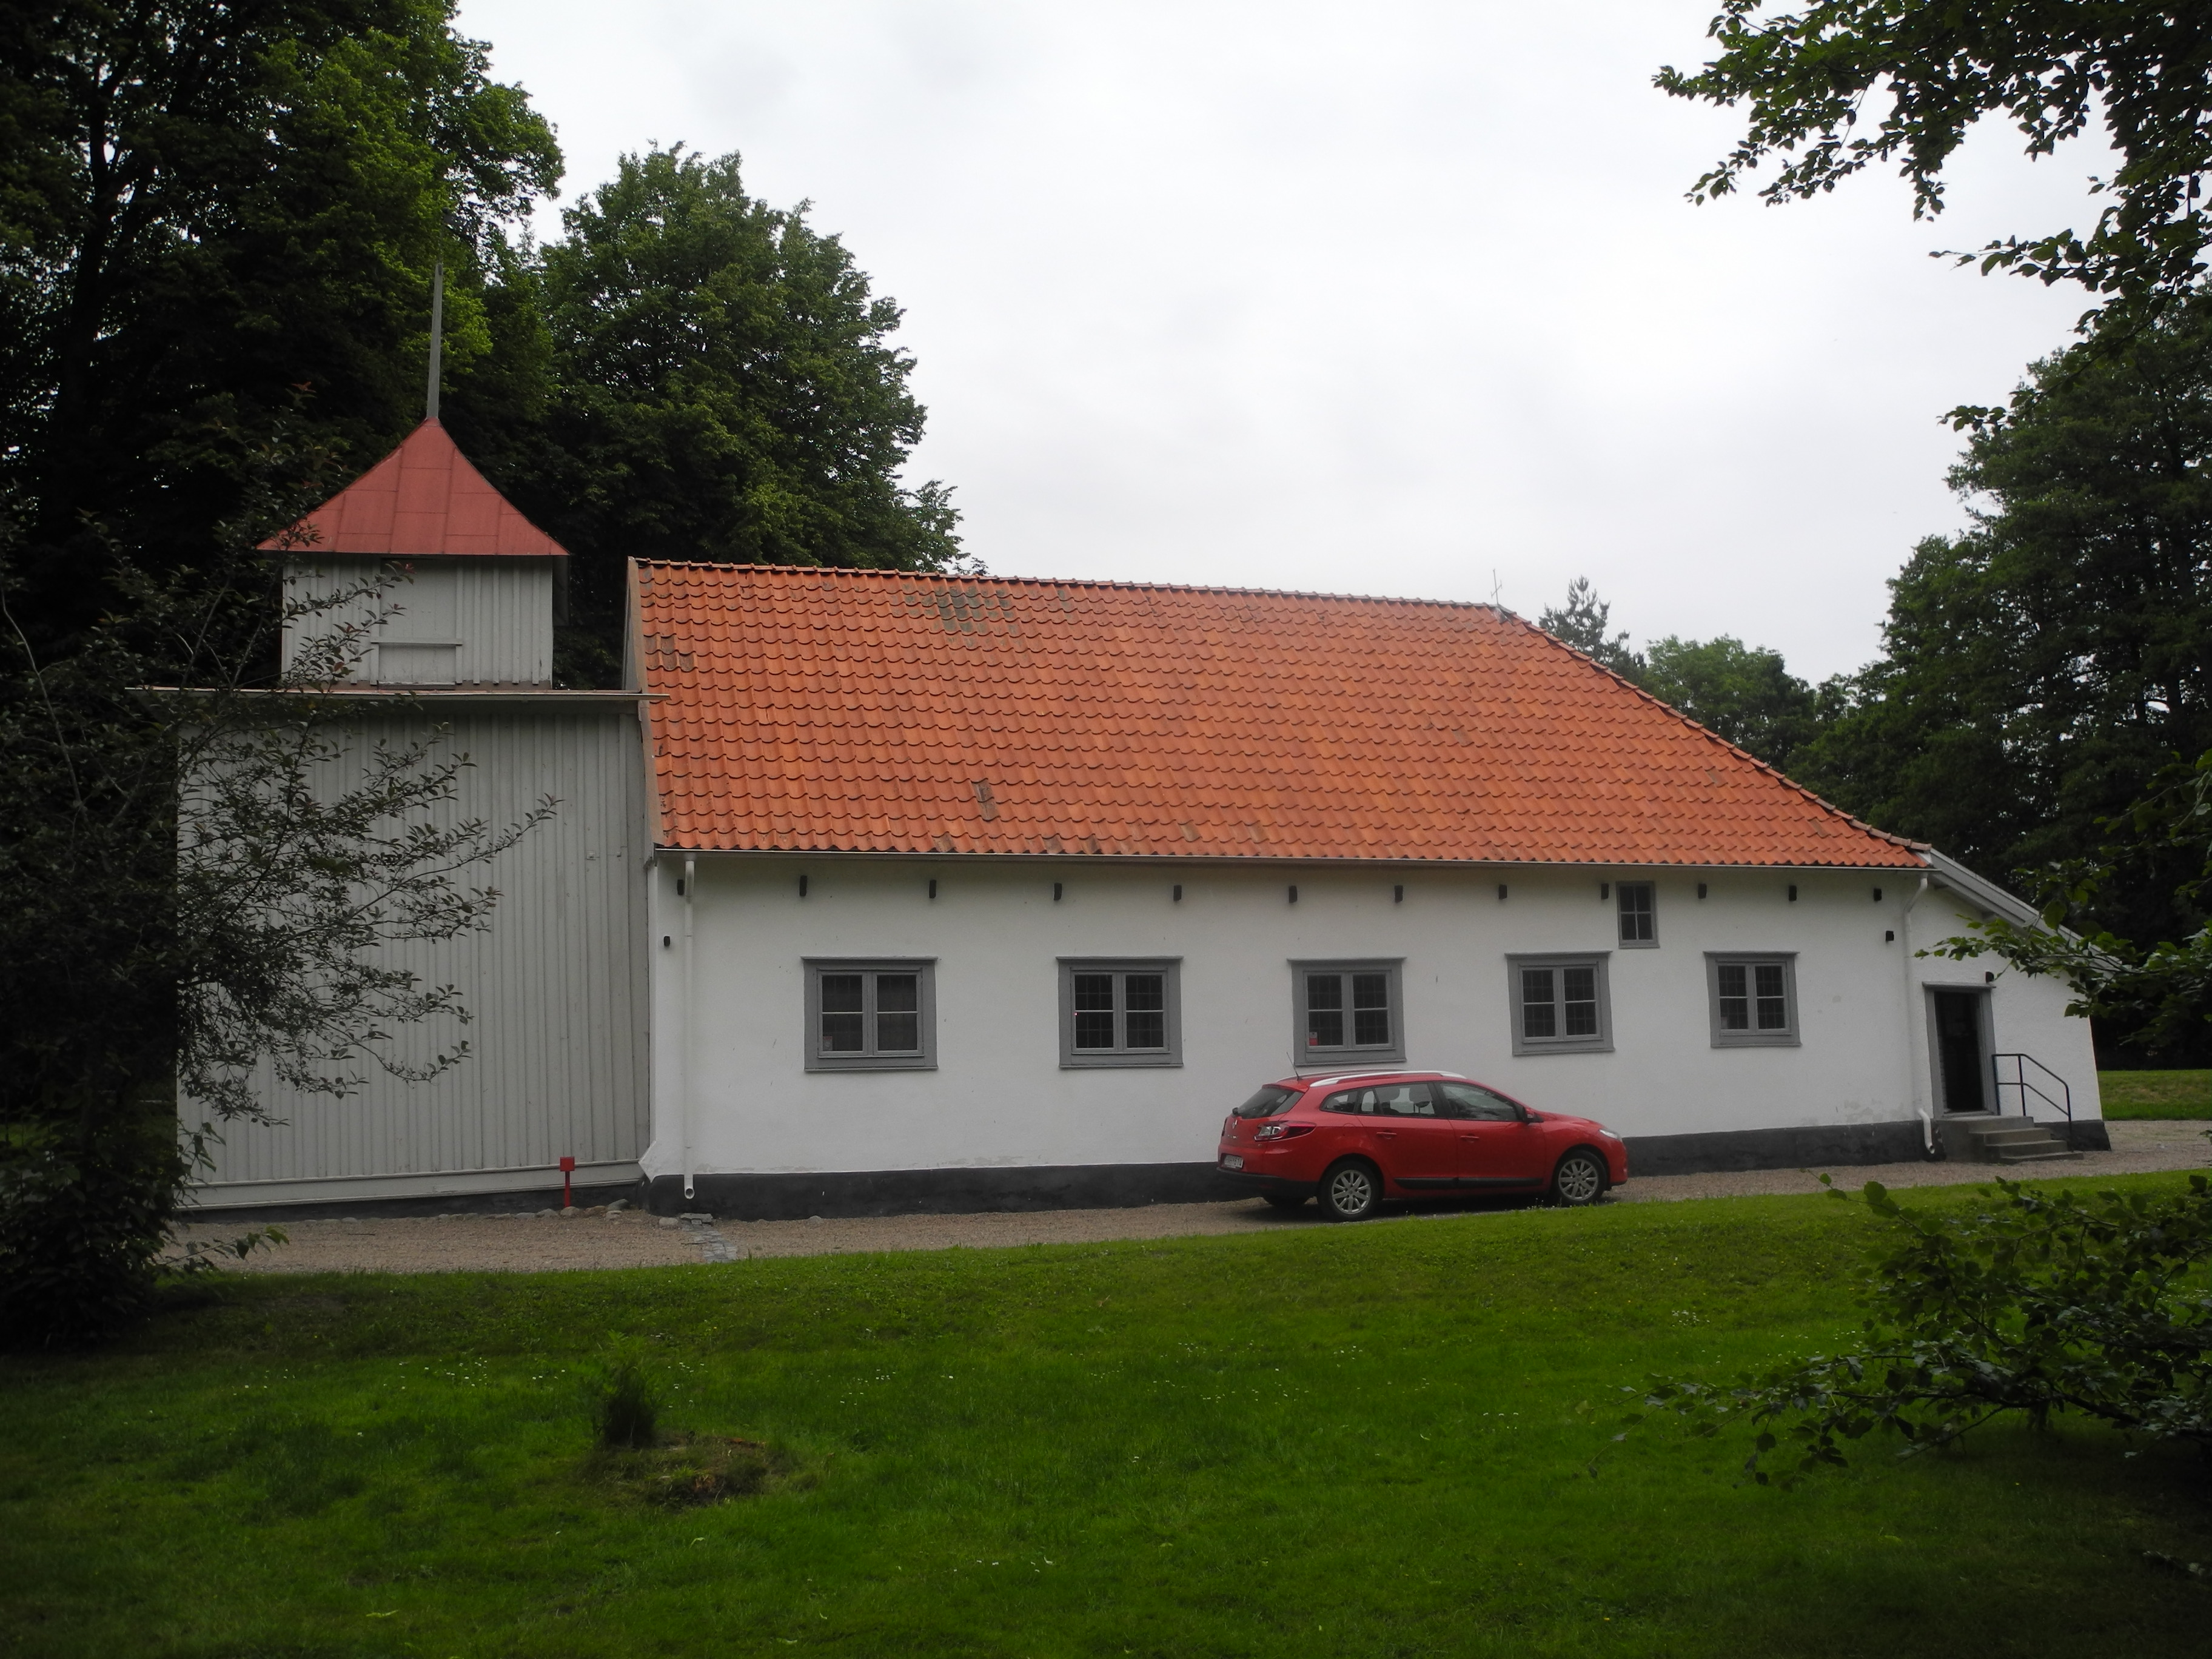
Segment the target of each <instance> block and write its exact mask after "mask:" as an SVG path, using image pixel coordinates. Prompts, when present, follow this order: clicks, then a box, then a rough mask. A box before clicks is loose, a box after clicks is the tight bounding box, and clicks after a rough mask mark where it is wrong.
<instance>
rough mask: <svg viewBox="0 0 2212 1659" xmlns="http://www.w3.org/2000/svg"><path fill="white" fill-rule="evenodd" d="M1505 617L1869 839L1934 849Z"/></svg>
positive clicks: (1547, 633) (1540, 631)
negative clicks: (1843, 803)
mask: <svg viewBox="0 0 2212 1659" xmlns="http://www.w3.org/2000/svg"><path fill="white" fill-rule="evenodd" d="M1505 614H1506V615H1507V616H1508V617H1511V618H1512V620H1513V621H1515V622H1517V623H1520V624H1521V625H1522V627H1523V628H1525V629H1528V631H1529V632H1530V633H1532V634H1534V635H1538V636H1539V637H1540V638H1541V639H1544V640H1546V641H1549V642H1550V643H1551V644H1553V645H1555V646H1557V647H1559V649H1560V650H1562V651H1564V652H1565V653H1567V654H1568V655H1569V656H1571V657H1579V658H1580V659H1582V660H1583V661H1584V662H1586V663H1588V664H1589V665H1590V666H1591V667H1593V668H1595V669H1596V670H1597V671H1598V672H1599V673H1601V674H1605V675H1608V676H1610V677H1611V678H1613V679H1615V680H1618V681H1619V682H1620V684H1622V685H1625V686H1626V687H1627V688H1628V689H1629V690H1631V691H1632V692H1634V693H1635V694H1636V695H1637V696H1639V697H1641V698H1643V699H1644V702H1648V703H1650V705H1651V706H1652V707H1653V708H1661V709H1664V710H1665V711H1666V712H1667V713H1668V714H1672V715H1673V716H1674V718H1675V719H1676V720H1680V721H1681V722H1682V724H1683V725H1685V726H1688V727H1689V728H1690V729H1691V730H1692V732H1696V733H1697V734H1698V735H1699V737H1701V738H1705V740H1706V741H1708V742H1710V743H1717V744H1719V745H1720V746H1721V747H1722V748H1723V749H1725V750H1728V751H1729V753H1730V754H1731V755H1734V756H1735V757H1737V758H1738V759H1739V760H1746V761H1749V762H1750V763H1752V764H1753V766H1755V767H1757V768H1758V769H1759V770H1760V771H1762V772H1765V773H1766V774H1767V775H1769V776H1771V777H1772V778H1773V779H1774V780H1775V781H1777V782H1778V783H1782V784H1784V785H1787V786H1788V787H1790V788H1791V789H1794V790H1796V792H1797V793H1799V794H1801V795H1802V796H1803V797H1804V798H1805V799H1807V800H1808V801H1810V802H1812V803H1813V805H1815V806H1817V807H1819V808H1820V810H1821V811H1824V812H1827V813H1830V814H1832V816H1834V817H1839V818H1841V819H1842V820H1843V821H1844V823H1848V824H1850V826H1851V827H1852V828H1853V829H1863V830H1864V831H1865V832H1866V833H1867V834H1868V835H1869V836H1879V837H1880V838H1881V840H1883V841H1887V842H1893V843H1894V844H1895V845H1897V846H1899V847H1905V848H1911V850H1912V851H1914V852H1916V853H1926V852H1930V851H1932V850H1934V845H1935V844H1934V843H1933V842H1924V841H1914V840H1912V839H1911V837H1910V836H1899V835H1896V834H1893V832H1891V831H1889V830H1887V829H1878V828H1876V827H1875V825H1873V824H1871V823H1868V822H1867V821H1866V820H1865V819H1864V818H1862V817H1855V816H1854V815H1853V814H1851V813H1849V812H1846V811H1844V809H1843V808H1842V807H1840V806H1838V805H1836V804H1835V803H1834V802H1833V801H1832V800H1829V799H1827V798H1826V797H1825V796H1823V795H1819V794H1815V793H1814V792H1813V791H1812V790H1810V789H1808V788H1807V787H1805V786H1804V785H1803V784H1802V783H1800V782H1798V781H1797V780H1796V779H1795V778H1793V777H1791V776H1790V775H1789V774H1788V773H1786V772H1784V770H1783V769H1781V768H1780V767H1778V766H1775V765H1773V764H1771V763H1769V762H1766V761H1763V760H1761V759H1759V757H1758V756H1756V755H1754V754H1753V753H1752V752H1751V750H1748V749H1746V748H1743V747H1742V746H1741V745H1740V744H1733V743H1730V742H1729V740H1728V739H1727V738H1724V737H1723V736H1722V735H1721V734H1720V733H1719V732H1716V731H1714V730H1713V728H1712V727H1711V726H1707V725H1706V724H1705V722H1704V721H1702V720H1693V719H1692V718H1691V717H1690V716H1689V715H1687V714H1684V713H1683V712H1682V711H1681V710H1680V709H1679V708H1675V707H1674V704H1673V703H1671V702H1667V701H1666V700H1665V699H1663V698H1661V697H1655V696H1652V695H1651V693H1650V692H1649V691H1647V690H1644V688H1643V687H1642V686H1640V685H1638V684H1637V683H1636V682H1635V681H1634V680H1632V679H1630V678H1628V676H1627V675H1626V674H1624V673H1622V672H1621V671H1620V670H1619V669H1617V668H1614V667H1613V666H1611V665H1608V664H1606V663H1601V662H1600V661H1599V660H1598V659H1596V658H1595V657H1593V656H1592V655H1590V653H1589V652H1587V651H1584V650H1583V649H1582V648H1581V647H1578V646H1572V645H1569V644H1568V643H1567V642H1566V641H1565V640H1563V639H1561V638H1560V637H1559V635H1557V634H1554V633H1553V632H1552V631H1551V629H1547V628H1541V627H1539V626H1538V625H1537V624H1536V623H1532V622H1530V621H1529V620H1528V618H1527V617H1523V616H1520V615H1518V614H1516V613H1515V612H1513V611H1507V612H1506V613H1505Z"/></svg>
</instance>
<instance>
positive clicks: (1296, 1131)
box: [1260, 1123, 1314, 1140]
mask: <svg viewBox="0 0 2212 1659" xmlns="http://www.w3.org/2000/svg"><path fill="white" fill-rule="evenodd" d="M1313 1132H1314V1126H1313V1125H1312V1124H1310V1123H1270V1124H1269V1125H1268V1126H1267V1127H1266V1128H1264V1129H1262V1130H1261V1131H1260V1139H1262V1140H1296V1139H1297V1138H1298V1137H1299V1136H1300V1135H1310V1134H1311V1133H1313Z"/></svg>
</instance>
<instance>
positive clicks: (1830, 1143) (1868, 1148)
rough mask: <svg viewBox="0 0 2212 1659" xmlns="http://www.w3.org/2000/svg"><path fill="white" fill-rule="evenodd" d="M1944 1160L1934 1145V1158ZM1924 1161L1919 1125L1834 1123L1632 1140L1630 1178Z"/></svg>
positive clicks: (1939, 1145) (1630, 1144) (1646, 1136)
mask: <svg viewBox="0 0 2212 1659" xmlns="http://www.w3.org/2000/svg"><path fill="white" fill-rule="evenodd" d="M1941 1155H1942V1147H1941V1143H1940V1142H1939V1143H1938V1147H1937V1156H1938V1157H1940V1156H1941ZM1927 1161H1928V1149H1927V1146H1926V1143H1925V1140H1924V1139H1923V1135H1922V1133H1921V1127H1920V1120H1919V1119H1918V1118H1917V1117H1916V1118H1914V1119H1912V1120H1911V1121H1909V1122H1905V1123H1835V1124H1823V1125H1820V1126H1819V1127H1813V1128H1798V1129H1729V1130H1723V1131H1721V1132H1719V1133H1713V1134H1703V1135H1631V1136H1629V1137H1628V1177H1629V1179H1630V1180H1631V1181H1633V1180H1634V1179H1635V1178H1636V1177H1637V1176H1640V1175H1643V1176H1671V1175H1701V1174H1704V1173H1705V1172H1706V1171H1708V1170H1800V1169H1808V1168H1812V1167H1814V1166H1815V1165H1824V1164H1838V1165H1849V1164H1914V1163H1925V1162H1927Z"/></svg>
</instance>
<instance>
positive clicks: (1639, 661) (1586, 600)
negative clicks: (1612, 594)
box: [1536, 576, 1644, 679]
mask: <svg viewBox="0 0 2212 1659" xmlns="http://www.w3.org/2000/svg"><path fill="white" fill-rule="evenodd" d="M1612 622H1613V607H1612V606H1611V605H1608V604H1607V603H1606V601H1605V600H1603V599H1600V598H1598V596H1597V589H1596V588H1595V587H1594V586H1591V585H1590V579H1589V577H1588V576H1577V577H1576V578H1575V579H1574V580H1573V581H1571V582H1570V583H1569V584H1568V585H1567V599H1566V603H1565V605H1559V606H1556V607H1553V608H1548V609H1547V610H1546V611H1544V613H1543V614H1542V615H1541V616H1540V617H1537V618H1536V626H1537V627H1539V628H1541V629H1543V630H1544V631H1545V632H1546V633H1547V634H1549V635H1551V636H1552V637H1553V639H1556V640H1558V641H1560V642H1561V643H1562V644H1565V645H1571V646H1572V647H1574V648H1575V649H1576V650H1577V651H1579V652H1581V653H1583V655H1584V656H1586V657H1589V659H1592V660H1593V661H1595V662H1600V663H1602V664H1604V665H1605V666H1607V668H1610V669H1611V670H1613V672H1614V673H1616V674H1619V675H1620V676H1622V677H1623V678H1626V679H1636V678H1638V677H1639V676H1641V675H1642V673H1643V671H1644V659H1643V658H1641V657H1639V656H1638V655H1637V654H1636V653H1635V652H1634V651H1632V650H1631V649H1630V648H1629V644H1628V635H1627V633H1626V630H1623V631H1622V632H1620V633H1618V634H1614V633H1611V632H1609V631H1608V629H1610V627H1611V625H1612Z"/></svg>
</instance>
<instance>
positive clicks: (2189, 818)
mask: <svg viewBox="0 0 2212 1659" xmlns="http://www.w3.org/2000/svg"><path fill="white" fill-rule="evenodd" d="M2171 773H2172V775H2171V776H2170V777H2168V778H2167V779H2166V780H2164V781H2161V783H2160V787H2157V788H2155V789H2154V790H2153V791H2152V792H2151V793H2149V794H2148V795H2147V796H2146V797H2144V798H2143V799H2142V800H2140V801H2137V802H2136V804H2135V805H2134V806H2133V807H2131V808H2130V810H2129V811H2128V813H2127V815H2126V817H2125V818H2124V820H2123V821H2122V823H2120V824H2118V825H2117V826H2115V827H2116V828H2118V829H2119V830H2120V831H2121V833H2122V834H2123V835H2124V836H2126V837H2127V839H2126V840H2125V841H2124V842H2122V843H2121V844H2120V845H2118V846H2117V847H2113V848H2107V849H2106V852H2105V854H2104V855H2103V856H2102V857H2101V858H2099V859H2068V860H2062V861H2060V862H2058V863H2056V864H2051V865H2046V866H2044V868H2043V869H2042V870H2040V871H2037V872H2023V873H2024V874H2028V875H2029V876H2030V878H2031V883H2032V885H2033V890H2034V893H2035V898H2036V904H2037V907H2038V908H2039V912H2040V915H2039V923H2040V925H2039V926H2026V925H2022V924H2021V923H2019V922H2015V921H2011V920H2009V919H2008V918H2007V917H2004V916H1992V917H1990V918H1989V919H1988V920H1987V921H1979V922H1973V923H1970V924H1968V927H1969V931H1968V932H1967V933H1965V934H1962V935H1960V937H1958V938H1956V939H1947V940H1945V941H1944V942H1943V944H1942V945H1940V946H1939V947H1937V950H1936V954H1938V955H1942V956H1947V957H1950V958H1951V959H1952V960H1954V961H1958V962H1964V961H1968V960H1971V959H1972V958H1973V957H1979V956H1983V955H1985V954H1987V955H1995V956H1998V957H2002V958H2003V959H2004V960H2005V961H2007V962H2008V963H2011V964H2012V965H2013V966H2014V967H2015V968H2018V969H2021V971H2023V972H2025V973H2030V974H2041V975H2046V976H2047V977H2050V978H2052V979H2056V980H2058V981H2061V982H2063V984H2064V985H2065V986H2066V987H2067V988H2068V989H2069V990H2071V991H2072V992H2073V993H2074V1000H2073V1001H2071V1002H2070V1003H2069V1004H2068V1005H2067V1010H2066V1012H2069V1013H2070V1014H2089V1015H2094V1016H2097V1017H2100V1018H2105V1019H2107V1020H2112V1021H2116V1022H2117V1023H2118V1024H2119V1025H2120V1026H2121V1027H2123V1028H2124V1030H2125V1031H2126V1033H2127V1040H2128V1041H2129V1042H2131V1043H2134V1044H2136V1045H2137V1046H2139V1047H2142V1048H2151V1049H2154V1050H2167V1051H2171V1052H2175V1053H2183V1054H2186V1053H2189V1052H2191V1051H2192V1050H2193V1049H2195V1048H2197V1047H2198V1046H2199V1045H2200V1044H2201V1042H2202V1040H2203V1036H2204V1028H2205V1025H2206V1024H2207V1022H2212V925H2208V926H2205V927H2199V928H2197V931H2196V932H2195V933H2191V935H2189V937H2188V938H2186V939H2180V940H2174V939H2160V940H2159V941H2157V942H2156V943H2155V944H2152V945H2141V944H2138V943H2136V941H2135V940H2133V939H2122V938H2121V937H2120V936H2119V935H2118V934H2117V933H2112V931H2111V930H2110V929H2102V930H2098V931H2093V932H2081V931H2076V930H2075V929H2074V928H2073V927H2070V926H2069V924H2071V923H2073V922H2075V921H2078V920H2079V919H2080V918H2081V916H2083V915H2085V914H2087V912H2089V911H2090V910H2091V909H2092V908H2093V906H2094V905H2095V903H2096V902H2097V900H2098V899H2099V897H2100V896H2101V894H2102V892H2103V890H2104V889H2105V887H2106V884H2108V883H2110V882H2111V881H2112V878H2113V874H2114V871H2115V869H2116V868H2117V866H2118V864H2119V863H2120V861H2121V860H2124V859H2126V858H2127V857H2129V855H2130V854H2141V852H2142V850H2143V849H2145V848H2149V849H2152V850H2153V851H2154V853H2155V852H2163V851H2165V850H2166V849H2168V848H2180V849H2182V850H2183V852H2184V854H2185V855H2186V856H2187V857H2189V858H2191V859H2192V860H2197V861H2198V867H2197V873H2196V874H2195V875H2193V876H2192V877H2191V878H2189V879H2188V880H2187V881H2185V882H2184V883H2183V884H2181V886H2180V887H2179V889H2177V890H2176V891H2175V893H2174V901H2175V906H2176V908H2177V909H2179V910H2184V911H2197V912H2199V913H2201V912H2202V910H2203V905H2204V899H2205V897H2206V895H2207V890H2208V889H2212V750H2208V751H2207V752H2206V753H2204V754H2203V755H2202V756H2200V757H2198V758H2197V764H2196V765H2195V766H2193V767H2185V766H2181V765H2179V764H2177V765H2175V766H2174V767H2172V769H2171Z"/></svg>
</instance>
